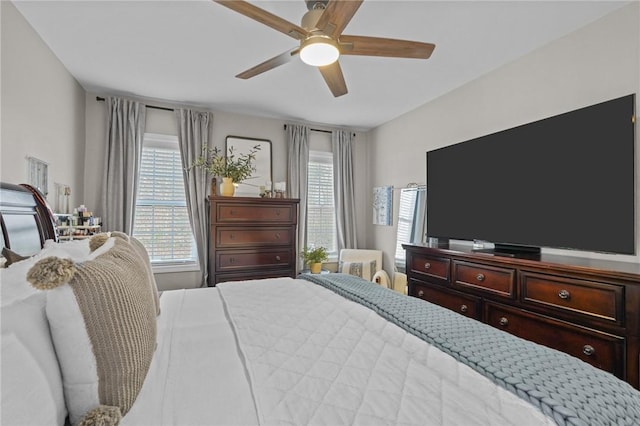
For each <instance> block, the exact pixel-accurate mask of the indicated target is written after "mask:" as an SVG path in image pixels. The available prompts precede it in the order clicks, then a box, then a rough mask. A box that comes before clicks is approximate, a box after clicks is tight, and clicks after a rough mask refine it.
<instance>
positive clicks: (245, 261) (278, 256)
mask: <svg viewBox="0 0 640 426" xmlns="http://www.w3.org/2000/svg"><path fill="white" fill-rule="evenodd" d="M293 262H294V256H293V253H292V252H291V250H286V249H284V250H242V251H241V250H235V251H227V250H224V251H218V252H216V266H215V267H216V271H217V272H225V271H234V270H238V269H246V270H248V269H250V268H258V267H260V268H283V267H293V265H294V263H293Z"/></svg>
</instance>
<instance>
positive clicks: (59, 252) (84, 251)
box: [39, 237, 114, 262]
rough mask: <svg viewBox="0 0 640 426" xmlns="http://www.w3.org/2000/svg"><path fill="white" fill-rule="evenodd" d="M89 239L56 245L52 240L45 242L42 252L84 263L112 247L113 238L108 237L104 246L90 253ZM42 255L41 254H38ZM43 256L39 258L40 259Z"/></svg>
mask: <svg viewBox="0 0 640 426" xmlns="http://www.w3.org/2000/svg"><path fill="white" fill-rule="evenodd" d="M90 240H91V239H90V238H84V239H81V240H72V241H64V242H58V243H56V242H55V241H53V240H46V241H45V242H44V248H43V250H44V251H46V252H47V253H46V256H56V257H60V258H63V259H71V260H73V261H74V262H86V261H87V260H91V259H95V258H96V257H98V256H100V255H101V254H104V253H106V252H107V251H108V250H109V249H110V248H111V247H113V240H114V237H109V238H108V239H107V240H106V242H105V243H104V244H102V245H101V246H100V247H98V248H97V249H96V250H95V251H91V249H90V247H89V243H90ZM40 253H42V252H40ZM42 257H43V256H39V258H40V259H42Z"/></svg>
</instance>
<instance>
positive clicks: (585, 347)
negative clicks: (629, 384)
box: [484, 302, 625, 378]
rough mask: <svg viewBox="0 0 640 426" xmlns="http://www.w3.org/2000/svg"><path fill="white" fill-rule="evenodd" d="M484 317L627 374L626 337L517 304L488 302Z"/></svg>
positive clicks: (496, 323) (603, 368) (515, 331)
mask: <svg viewBox="0 0 640 426" xmlns="http://www.w3.org/2000/svg"><path fill="white" fill-rule="evenodd" d="M484 314H485V321H486V322H487V323H488V324H490V325H492V326H493V327H496V328H499V329H501V330H504V331H507V332H509V333H511V334H514V335H516V336H519V337H522V338H524V339H527V340H531V341H533V342H536V343H539V344H541V345H545V346H549V347H552V348H554V349H557V350H559V351H562V352H565V353H568V354H569V355H573V356H575V357H576V358H580V359H581V360H583V361H585V362H587V363H589V364H591V365H593V366H594V367H598V368H600V369H602V370H605V371H608V372H610V373H613V374H615V375H616V376H618V377H621V378H622V377H624V366H623V363H620V362H616V360H620V359H623V357H624V355H623V354H624V351H625V339H624V338H622V337H618V336H614V335H611V334H607V333H601V332H597V331H595V330H592V329H588V328H584V327H581V326H578V325H574V324H570V323H567V322H564V321H559V320H555V319H552V318H549V317H546V316H542V315H537V314H534V313H531V312H528V311H523V310H520V309H517V308H511V307H508V306H504V305H500V304H497V303H491V302H485V312H484Z"/></svg>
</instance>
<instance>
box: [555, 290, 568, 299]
mask: <svg viewBox="0 0 640 426" xmlns="http://www.w3.org/2000/svg"><path fill="white" fill-rule="evenodd" d="M558 297H559V298H560V299H564V300H567V299H568V298H569V297H571V293H569V291H567V290H560V291H559V292H558Z"/></svg>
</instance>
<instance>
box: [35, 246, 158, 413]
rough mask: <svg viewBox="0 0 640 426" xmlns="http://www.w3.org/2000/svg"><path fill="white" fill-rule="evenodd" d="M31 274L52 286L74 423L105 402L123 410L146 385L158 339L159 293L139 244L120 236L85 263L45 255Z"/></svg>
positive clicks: (50, 311)
mask: <svg viewBox="0 0 640 426" xmlns="http://www.w3.org/2000/svg"><path fill="white" fill-rule="evenodd" d="M27 278H28V280H29V282H31V284H32V285H33V286H34V287H36V288H38V289H41V290H48V291H47V301H46V314H47V319H48V320H49V324H50V327H51V335H52V337H53V342H54V346H55V349H56V353H57V356H58V360H59V362H60V367H61V370H62V380H63V385H64V392H65V400H66V402H67V408H68V410H69V417H70V420H71V423H72V424H74V425H75V424H78V423H80V422H82V421H84V424H91V423H92V421H93V420H92V419H96V418H102V417H104V416H96V415H95V413H96V411H95V410H96V408H97V407H100V406H106V407H114V408H113V409H109V410H110V411H109V412H111V413H114V412H115V411H119V413H120V415H122V416H124V415H125V414H126V413H127V412H128V411H129V409H130V408H131V405H132V404H133V402H134V401H135V399H136V397H137V395H138V393H139V391H140V388H141V387H142V384H143V382H144V379H145V377H146V374H147V371H148V369H149V366H150V364H151V360H152V357H153V353H154V350H155V344H156V305H155V301H154V295H153V292H152V291H151V288H150V287H149V283H148V280H149V278H148V272H147V269H146V266H145V264H144V261H143V260H142V259H141V258H140V256H139V255H138V253H137V252H136V249H134V248H133V247H132V245H131V243H130V242H128V241H126V240H124V239H119V238H116V239H114V243H113V247H112V248H111V249H110V250H108V251H107V252H106V253H104V254H102V255H100V256H98V257H96V258H95V259H93V260H89V261H86V262H83V263H74V262H73V261H72V260H70V259H61V258H58V257H48V258H45V259H42V260H40V261H39V262H38V263H36V264H35V265H34V266H33V267H32V268H31V270H30V271H29V274H28V277H27ZM89 413H91V414H89ZM87 416H88V417H87ZM85 417H86V418H85ZM108 417H109V418H112V417H110V416H108ZM116 417H118V416H117V415H116V416H114V417H113V418H116Z"/></svg>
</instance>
